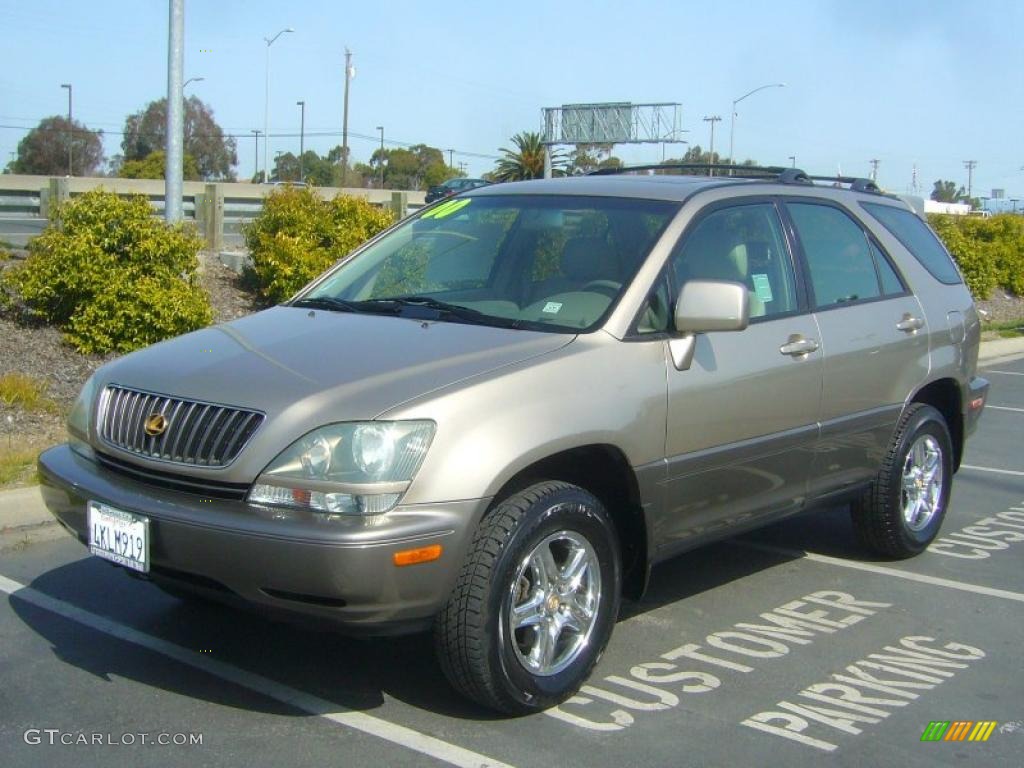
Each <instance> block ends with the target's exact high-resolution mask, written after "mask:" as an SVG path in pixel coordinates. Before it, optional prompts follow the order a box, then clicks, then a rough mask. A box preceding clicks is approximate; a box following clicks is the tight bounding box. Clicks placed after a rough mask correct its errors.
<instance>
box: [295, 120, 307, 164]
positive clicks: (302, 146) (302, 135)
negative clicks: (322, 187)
mask: <svg viewBox="0 0 1024 768" xmlns="http://www.w3.org/2000/svg"><path fill="white" fill-rule="evenodd" d="M295 104H296V106H298V107H301V109H302V117H301V118H300V122H299V181H305V180H306V179H305V178H304V177H305V175H306V174H305V173H303V171H304V167H303V165H302V155H303V154H304V153H305V150H306V102H305V101H296V102H295Z"/></svg>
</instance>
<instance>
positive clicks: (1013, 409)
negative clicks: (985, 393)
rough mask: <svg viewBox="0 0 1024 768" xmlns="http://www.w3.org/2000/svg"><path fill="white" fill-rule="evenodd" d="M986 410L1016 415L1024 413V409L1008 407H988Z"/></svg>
mask: <svg viewBox="0 0 1024 768" xmlns="http://www.w3.org/2000/svg"><path fill="white" fill-rule="evenodd" d="M985 408H986V409H987V410H991V411H1014V412H1016V413H1024V408H1011V407H1010V406H1008V405H986V406H985Z"/></svg>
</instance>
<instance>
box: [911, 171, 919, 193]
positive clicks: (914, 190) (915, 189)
mask: <svg viewBox="0 0 1024 768" xmlns="http://www.w3.org/2000/svg"><path fill="white" fill-rule="evenodd" d="M919 192H920V188H919V187H918V186H917V163H914V165H913V167H912V168H911V170H910V194H912V195H916V194H918V193H919Z"/></svg>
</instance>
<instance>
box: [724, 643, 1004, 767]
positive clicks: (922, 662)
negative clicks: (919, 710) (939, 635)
mask: <svg viewBox="0 0 1024 768" xmlns="http://www.w3.org/2000/svg"><path fill="white" fill-rule="evenodd" d="M984 657H985V652H984V651H983V650H981V649H980V648H976V647H974V646H973V645H964V644H963V643H955V642H951V643H946V644H944V645H942V646H938V645H936V640H935V638H932V637H924V636H909V637H903V638H900V640H899V641H898V642H897V644H896V645H887V646H886V647H885V648H883V649H882V651H881V652H879V653H872V654H869V655H868V656H867V658H865V659H861V660H859V661H855V662H854V663H853V664H850V665H849V666H847V667H845V668H844V669H843V671H842V672H840V673H835V674H832V675H831V676H830V678H829V680H828V681H826V682H821V683H815V684H814V685H809V686H807V687H806V688H804V689H803V690H802V691H800V692H799V693H798V694H797V696H798V697H800V698H801V699H802V700H804V701H800V702H798V703H795V702H792V701H780V702H778V704H776V707H777V709H774V710H771V711H767V712H758V713H757V714H755V715H751V716H750V717H748V718H747V719H746V720H744V721H743V723H742V724H743V725H746V726H748V727H750V728H756V729H758V730H760V731H764V732H765V733H770V734H772V735H773V736H781V737H783V738H786V739H791V740H793V741H796V742H798V743H800V744H803V745H805V746H808V747H814V748H815V749H820V750H823V751H826V752H831V751H833V750H835V749H836V748H837V747H838V746H839V745H838V744H836V743H834V742H832V741H828V740H826V739H825V738H824V736H825V735H827V734H826V733H822V734H817V733H815V735H811V734H810V733H808V730H809V729H810V728H811V723H812V722H814V723H815V729H816V730H821V731H826V730H827V729H832V730H831V731H827V733H828V734H831V733H833V732H839V733H847V734H851V735H854V736H856V735H857V734H859V733H861V732H862V730H863V728H862V727H861V726H863V725H873V724H877V723H880V722H881V721H882V720H883V719H885V718H887V717H888V716H889V715H890V714H892V711H893V710H894V709H898V708H900V707H905V706H907V704H909V703H911V702H912V701H914V700H916V699H917V698H919V697H920V695H921V693H922V692H924V691H930V690H931V689H933V688H935V687H936V686H937V685H940V684H941V683H943V682H945V681H946V680H948V679H949V678H951V677H953V676H954V675H955V674H956V673H957V672H958V671H959V670H962V669H966V668H967V667H968V665H969V663H970V662H973V661H977V660H978V659H983V658H984ZM821 704H825V705H826V706H824V707H823V706H821ZM947 725H948V723H947ZM958 732H959V731H958ZM830 738H832V737H831V736H830ZM925 740H926V739H924V738H923V737H922V741H925Z"/></svg>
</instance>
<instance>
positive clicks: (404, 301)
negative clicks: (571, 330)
mask: <svg viewBox="0 0 1024 768" xmlns="http://www.w3.org/2000/svg"><path fill="white" fill-rule="evenodd" d="M360 303H361V304H378V303H379V304H388V305H391V306H394V307H403V306H404V307H428V308H429V309H435V310H437V311H438V313H439V314H441V315H443V316H446V317H451V318H455V319H457V320H461V321H463V322H467V323H476V324H478V325H495V326H498V327H501V328H517V327H519V321H518V320H514V319H512V318H509V317H495V316H494V315H488V314H487V313H486V312H481V311H480V310H479V309H473V308H472V307H464V306H462V305H461V304H450V303H449V302H447V301H440V300H438V299H435V298H433V297H431V296H394V297H390V298H386V299H368V300H367V301H365V302H360Z"/></svg>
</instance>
